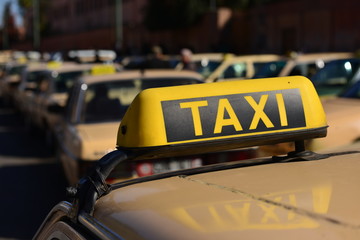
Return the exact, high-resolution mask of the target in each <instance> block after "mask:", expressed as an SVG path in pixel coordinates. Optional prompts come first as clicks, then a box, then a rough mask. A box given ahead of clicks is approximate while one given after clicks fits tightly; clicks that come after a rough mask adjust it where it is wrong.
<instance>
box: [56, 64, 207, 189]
mask: <svg viewBox="0 0 360 240" xmlns="http://www.w3.org/2000/svg"><path fill="white" fill-rule="evenodd" d="M202 82H203V81H202V77H201V75H199V74H197V73H195V72H191V71H175V70H147V71H136V70H133V71H130V70H129V71H123V72H119V73H116V74H108V75H98V76H91V75H90V76H83V77H81V78H80V80H79V81H77V82H76V83H75V84H74V85H73V87H72V89H71V90H70V92H69V98H68V101H67V105H66V107H65V112H64V118H63V119H62V121H61V122H60V124H59V125H58V126H57V127H56V129H55V134H56V139H57V144H58V146H57V151H56V153H57V157H58V158H59V160H61V162H62V164H63V167H64V171H65V175H66V177H67V179H68V181H69V183H70V184H75V183H76V182H77V181H78V180H79V177H81V176H82V175H83V174H84V173H85V172H86V170H87V169H88V167H89V166H92V165H93V164H94V161H96V160H98V159H99V157H101V156H103V155H104V154H106V153H108V152H109V151H112V150H113V148H114V146H115V141H116V132H114V129H116V128H117V127H118V125H119V123H120V121H121V119H122V117H123V115H124V114H125V111H126V109H127V107H128V106H129V104H130V103H131V102H132V100H133V99H134V98H135V96H136V95H137V94H138V93H139V92H140V91H141V90H144V89H147V88H153V87H163V86H175V85H184V84H195V83H202ZM62 109H63V108H62V106H56V105H54V106H52V107H50V109H49V110H50V112H52V113H59V112H61V111H62ZM189 161H190V162H189ZM189 161H187V162H188V163H189V164H190V166H197V165H200V164H201V163H200V162H199V159H196V158H195V159H191V160H189ZM188 166H189V165H188ZM120 167H123V166H120ZM143 168H149V165H148V164H146V165H144V166H143ZM132 170H133V169H129V166H126V169H118V171H119V172H121V174H124V175H125V177H126V178H128V177H132V175H133V172H132ZM138 170H139V171H146V170H144V169H143V170H141V169H140V168H138ZM150 170H151V169H147V171H150ZM139 174H140V175H141V174H144V173H139Z"/></svg>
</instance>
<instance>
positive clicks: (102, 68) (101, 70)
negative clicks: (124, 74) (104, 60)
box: [91, 64, 116, 75]
mask: <svg viewBox="0 0 360 240" xmlns="http://www.w3.org/2000/svg"><path fill="white" fill-rule="evenodd" d="M113 73H116V69H115V66H114V65H110V64H109V65H97V66H94V67H92V68H91V75H105V74H113Z"/></svg>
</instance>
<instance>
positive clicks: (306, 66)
mask: <svg viewBox="0 0 360 240" xmlns="http://www.w3.org/2000/svg"><path fill="white" fill-rule="evenodd" d="M318 70H319V68H318V66H317V65H316V63H302V64H297V65H296V66H295V67H294V68H293V69H292V70H291V72H290V73H289V76H297V75H301V76H305V77H307V78H311V77H312V76H313V75H314V74H315V73H316V72H317V71H318Z"/></svg>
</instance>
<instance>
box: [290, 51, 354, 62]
mask: <svg viewBox="0 0 360 240" xmlns="http://www.w3.org/2000/svg"><path fill="white" fill-rule="evenodd" d="M352 57H354V53H352V52H324V53H304V54H299V55H296V56H295V57H294V58H293V60H294V61H297V62H307V61H314V60H335V59H342V58H352Z"/></svg>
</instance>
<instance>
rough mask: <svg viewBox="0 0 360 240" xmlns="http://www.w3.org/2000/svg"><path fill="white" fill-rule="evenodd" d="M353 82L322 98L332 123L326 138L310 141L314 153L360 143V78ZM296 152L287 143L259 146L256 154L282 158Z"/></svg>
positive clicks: (328, 118) (290, 143) (291, 143)
mask: <svg viewBox="0 0 360 240" xmlns="http://www.w3.org/2000/svg"><path fill="white" fill-rule="evenodd" d="M353 82H354V83H353V84H352V85H349V86H348V87H347V88H345V89H343V90H342V92H341V93H340V94H339V95H338V96H332V97H322V98H321V99H322V104H323V107H324V110H325V113H326V116H327V121H328V123H329V129H328V132H327V137H326V138H325V139H321V140H320V139H312V140H309V141H307V142H306V145H307V147H308V149H310V150H313V151H320V150H327V149H335V148H339V147H343V146H346V145H349V144H353V143H355V142H357V141H359V140H360V76H359V77H358V78H357V79H355V78H354V79H353ZM315 87H316V84H315ZM317 90H318V89H317ZM294 149H295V145H294V143H293V142H288V143H281V144H275V145H266V146H260V147H259V148H258V149H257V152H258V155H259V156H269V155H283V154H286V153H287V152H290V151H293V150H294Z"/></svg>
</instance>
